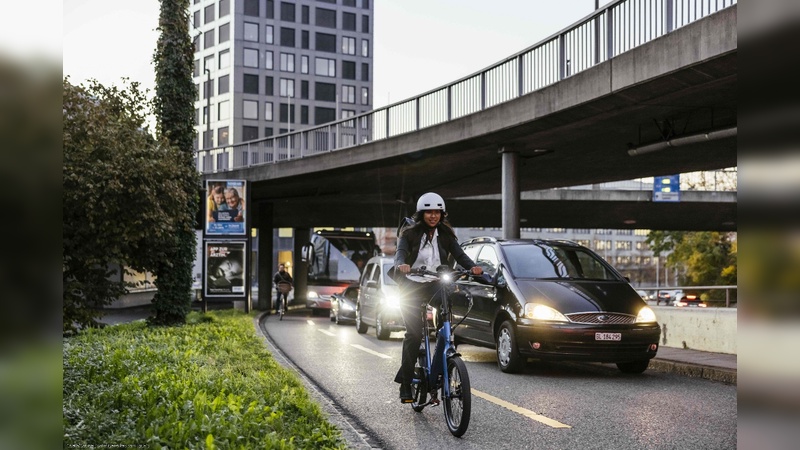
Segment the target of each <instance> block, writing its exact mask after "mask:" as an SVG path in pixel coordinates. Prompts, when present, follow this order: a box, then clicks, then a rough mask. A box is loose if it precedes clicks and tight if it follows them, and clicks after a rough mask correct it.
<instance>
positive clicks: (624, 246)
mask: <svg viewBox="0 0 800 450" xmlns="http://www.w3.org/2000/svg"><path fill="white" fill-rule="evenodd" d="M632 248H633V243H632V242H631V241H617V245H616V249H617V250H631V249H632Z"/></svg>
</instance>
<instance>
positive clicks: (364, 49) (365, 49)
mask: <svg viewBox="0 0 800 450" xmlns="http://www.w3.org/2000/svg"><path fill="white" fill-rule="evenodd" d="M361 56H363V57H365V58H368V57H369V40H368V39H362V40H361Z"/></svg>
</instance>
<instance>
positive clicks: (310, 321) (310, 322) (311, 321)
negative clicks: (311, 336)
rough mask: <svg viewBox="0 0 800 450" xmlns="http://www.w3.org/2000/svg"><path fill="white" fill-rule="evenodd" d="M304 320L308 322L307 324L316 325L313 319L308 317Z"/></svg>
mask: <svg viewBox="0 0 800 450" xmlns="http://www.w3.org/2000/svg"><path fill="white" fill-rule="evenodd" d="M306 322H308V324H309V325H316V324H315V323H314V321H313V320H311V319H309V320H306Z"/></svg>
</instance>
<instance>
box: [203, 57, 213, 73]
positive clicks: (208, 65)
mask: <svg viewBox="0 0 800 450" xmlns="http://www.w3.org/2000/svg"><path fill="white" fill-rule="evenodd" d="M206 70H208V71H209V72H211V71H212V70H214V55H209V56H206V57H205V58H203V72H205V71H206Z"/></svg>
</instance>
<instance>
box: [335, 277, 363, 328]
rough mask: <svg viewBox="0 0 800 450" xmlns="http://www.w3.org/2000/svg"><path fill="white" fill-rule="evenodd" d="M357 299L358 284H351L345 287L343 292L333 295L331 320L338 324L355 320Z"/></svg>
mask: <svg viewBox="0 0 800 450" xmlns="http://www.w3.org/2000/svg"><path fill="white" fill-rule="evenodd" d="M357 301H358V285H357V284H351V285H350V286H347V287H346V288H344V290H343V291H342V292H337V293H335V294H333V295H331V322H336V325H340V324H342V323H344V322H355V321H356V302H357Z"/></svg>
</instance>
